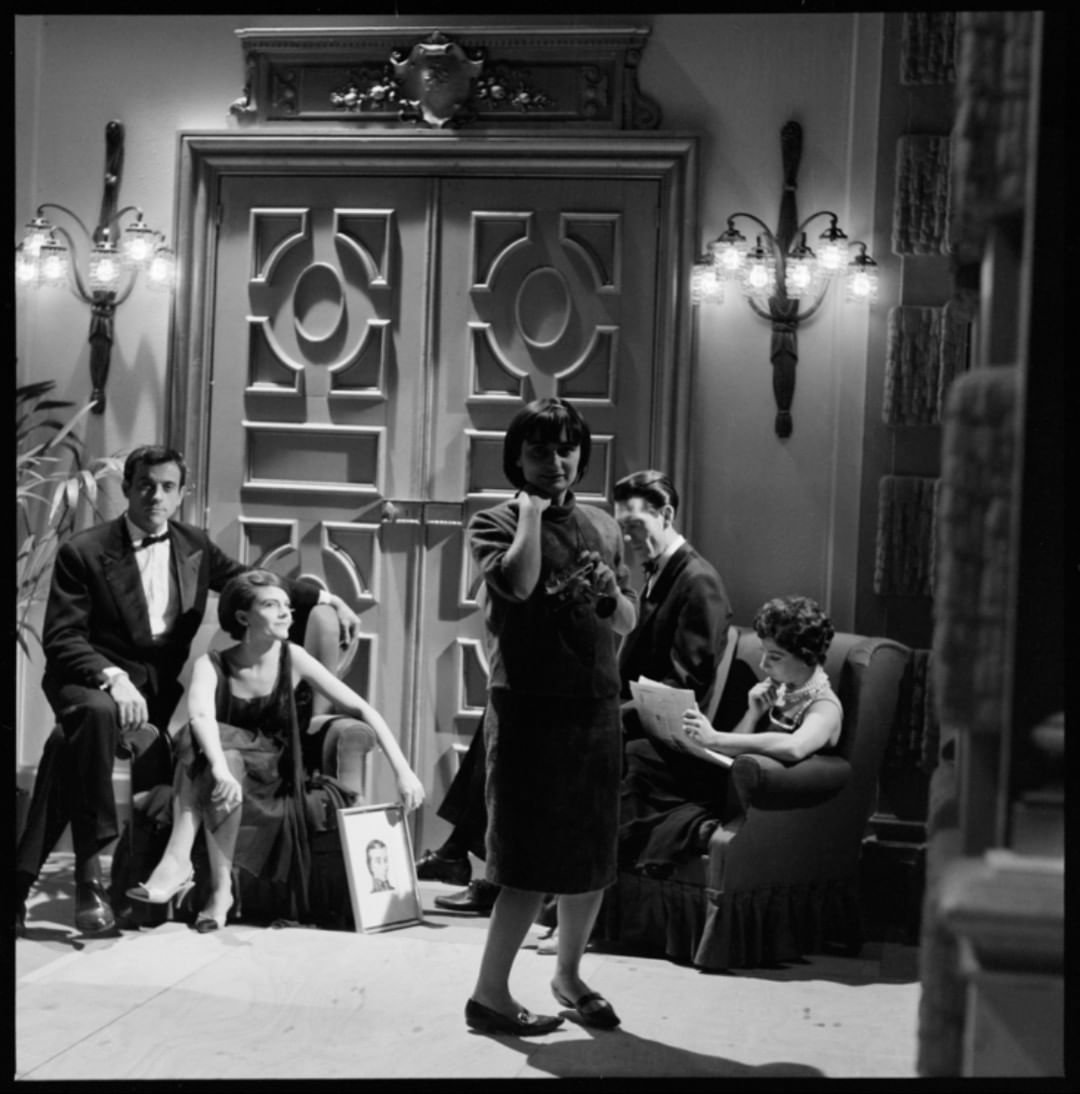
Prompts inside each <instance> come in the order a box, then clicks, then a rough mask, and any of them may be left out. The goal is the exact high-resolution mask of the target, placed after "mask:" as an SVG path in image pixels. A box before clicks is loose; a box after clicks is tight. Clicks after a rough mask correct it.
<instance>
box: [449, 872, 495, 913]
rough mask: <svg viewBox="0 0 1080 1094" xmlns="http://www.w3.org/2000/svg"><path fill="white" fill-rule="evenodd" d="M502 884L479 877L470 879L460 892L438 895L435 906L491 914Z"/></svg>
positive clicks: (450, 909)
mask: <svg viewBox="0 0 1080 1094" xmlns="http://www.w3.org/2000/svg"><path fill="white" fill-rule="evenodd" d="M499 889H500V886H498V885H496V884H495V883H494V882H491V881H484V880H483V878H477V879H476V880H474V881H470V882H469V884H468V885H467V886H466V887H465V888H464V889H462V891H461V892H460V893H451V894H450V895H449V896H437V897H436V898H435V907H436V908H442V909H444V910H445V911H448V912H470V913H474V914H476V915H490V914H491V909H492V908H494V907H495V900H496V898H497V897H498V895H499Z"/></svg>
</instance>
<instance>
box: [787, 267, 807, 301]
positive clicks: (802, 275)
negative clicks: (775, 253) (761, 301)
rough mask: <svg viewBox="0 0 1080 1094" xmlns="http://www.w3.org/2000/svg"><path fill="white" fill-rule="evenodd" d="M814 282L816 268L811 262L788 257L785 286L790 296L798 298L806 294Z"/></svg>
mask: <svg viewBox="0 0 1080 1094" xmlns="http://www.w3.org/2000/svg"><path fill="white" fill-rule="evenodd" d="M813 282H814V269H813V266H812V265H811V263H809V262H806V261H804V260H802V259H788V262H787V266H786V268H785V270H784V288H785V289H786V291H787V294H788V296H790V297H792V298H794V299H798V298H799V297H800V296H803V295H805V294H806V293H807V292H808V291H809V289H810V286H811V285H812V284H813Z"/></svg>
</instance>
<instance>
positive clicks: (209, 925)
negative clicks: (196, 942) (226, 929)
mask: <svg viewBox="0 0 1080 1094" xmlns="http://www.w3.org/2000/svg"><path fill="white" fill-rule="evenodd" d="M220 926H221V924H220V923H219V922H218V921H217V920H216V919H215V918H214V917H213V916H212V915H203V913H202V912H199V914H198V915H197V916H196V917H195V930H197V931H198V932H199V934H209V933H210V932H211V931H216V930H217V929H218V928H219V927H220Z"/></svg>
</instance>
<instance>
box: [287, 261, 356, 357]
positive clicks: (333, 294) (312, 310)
mask: <svg viewBox="0 0 1080 1094" xmlns="http://www.w3.org/2000/svg"><path fill="white" fill-rule="evenodd" d="M344 314H345V290H344V288H343V287H342V284H341V278H340V277H339V275H338V272H337V270H335V269H334V268H333V266H330V265H328V264H327V263H325V262H316V263H314V264H313V265H311V266H308V268H307V269H306V270H304V272H303V273H302V274H301V275H300V276H299V277H298V278H297V279H296V286H295V287H294V288H293V324H294V325H295V327H296V333H297V334H298V335H299V336H300V337H301V338H303V339H304V340H305V341H308V342H325V341H327V340H328V339H330V338H332V337H333V335H334V333H335V332H336V331H337V329H338V328H339V327H340V326H341V320H342V317H343V316H344Z"/></svg>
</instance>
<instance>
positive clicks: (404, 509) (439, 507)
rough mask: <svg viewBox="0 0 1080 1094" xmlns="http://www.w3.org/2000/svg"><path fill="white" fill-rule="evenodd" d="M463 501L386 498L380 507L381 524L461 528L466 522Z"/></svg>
mask: <svg viewBox="0 0 1080 1094" xmlns="http://www.w3.org/2000/svg"><path fill="white" fill-rule="evenodd" d="M464 515H465V503H464V502H463V501H431V500H429V501H420V500H419V499H416V500H412V499H404V498H397V499H392V498H384V499H383V502H382V505H380V506H379V522H380V523H381V524H417V525H425V526H432V527H451V528H460V527H461V526H462V523H463V521H464Z"/></svg>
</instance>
